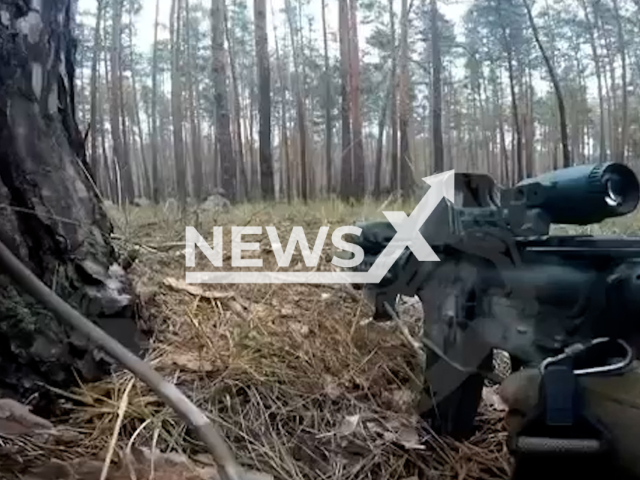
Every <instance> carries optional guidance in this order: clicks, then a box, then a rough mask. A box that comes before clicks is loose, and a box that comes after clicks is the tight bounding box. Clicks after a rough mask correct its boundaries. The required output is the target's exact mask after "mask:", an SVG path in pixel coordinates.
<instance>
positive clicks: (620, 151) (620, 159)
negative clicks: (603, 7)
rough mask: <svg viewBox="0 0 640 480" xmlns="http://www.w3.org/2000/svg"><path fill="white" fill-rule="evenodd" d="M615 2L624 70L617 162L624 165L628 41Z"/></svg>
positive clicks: (627, 117)
mask: <svg viewBox="0 0 640 480" xmlns="http://www.w3.org/2000/svg"><path fill="white" fill-rule="evenodd" d="M612 2H613V11H614V15H615V20H616V27H617V32H618V51H619V53H620V62H621V68H622V72H621V75H622V80H621V88H622V128H621V133H620V145H618V155H617V159H616V160H617V161H618V162H622V163H624V161H625V157H626V155H625V154H626V150H627V143H628V138H627V137H628V135H629V125H628V122H629V112H628V110H629V106H628V104H629V99H628V91H627V51H626V40H625V35H624V28H623V27H622V20H621V18H620V8H619V6H618V0H612Z"/></svg>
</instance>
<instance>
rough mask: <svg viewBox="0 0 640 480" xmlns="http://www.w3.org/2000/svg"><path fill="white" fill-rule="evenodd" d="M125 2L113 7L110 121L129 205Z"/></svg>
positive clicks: (120, 0)
mask: <svg viewBox="0 0 640 480" xmlns="http://www.w3.org/2000/svg"><path fill="white" fill-rule="evenodd" d="M123 1H124V0H115V1H114V2H113V4H112V6H111V9H112V17H111V50H110V53H111V101H110V102H109V105H110V115H109V117H110V120H111V140H112V142H113V154H114V156H115V158H116V162H117V165H118V168H119V171H120V184H119V194H120V195H122V196H123V197H124V200H125V201H127V202H128V203H132V202H133V200H134V197H135V192H134V190H133V176H132V175H131V165H129V164H128V162H127V156H128V155H127V152H126V151H125V147H124V144H123V139H122V130H121V129H122V125H121V123H120V121H121V116H122V105H121V100H122V98H121V96H120V93H121V92H122V78H121V68H120V54H121V50H122V49H121V45H122V43H121V38H120V36H121V35H120V34H121V23H122V4H123Z"/></svg>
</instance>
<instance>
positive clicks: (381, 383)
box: [0, 202, 638, 480]
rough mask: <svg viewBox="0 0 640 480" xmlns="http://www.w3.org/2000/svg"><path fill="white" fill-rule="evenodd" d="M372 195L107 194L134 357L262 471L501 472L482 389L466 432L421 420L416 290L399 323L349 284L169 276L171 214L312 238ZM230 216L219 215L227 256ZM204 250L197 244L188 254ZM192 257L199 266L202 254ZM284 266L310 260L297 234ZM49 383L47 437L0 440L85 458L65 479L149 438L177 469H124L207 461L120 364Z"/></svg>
mask: <svg viewBox="0 0 640 480" xmlns="http://www.w3.org/2000/svg"><path fill="white" fill-rule="evenodd" d="M384 208H385V209H389V210H399V209H401V208H402V206H401V205H386V206H385V207H384ZM381 210H382V209H381V208H380V205H379V204H375V205H374V204H370V205H364V206H362V205H360V206H357V207H347V206H345V205H344V204H342V203H338V202H326V203H314V204H311V205H309V206H295V207H294V206H286V205H264V204H263V205H260V204H257V205H256V204H254V205H241V206H237V207H234V208H232V209H231V210H229V211H226V212H220V211H207V210H200V211H196V210H193V209H192V210H190V211H189V213H188V218H187V220H186V221H185V220H182V219H180V216H179V213H178V212H177V211H176V210H175V209H174V208H172V207H171V206H170V205H169V206H165V207H163V208H152V207H146V208H135V209H129V210H128V211H126V212H122V211H119V210H115V209H112V210H111V212H110V213H111V216H112V219H113V221H114V224H115V225H116V233H115V235H114V239H115V243H116V245H117V247H118V249H120V250H121V252H122V254H123V256H127V255H128V256H131V257H135V258H136V260H135V262H134V263H133V266H132V267H131V270H130V273H131V275H132V276H133V278H134V280H135V283H136V287H137V291H138V293H139V297H140V298H139V300H140V306H141V311H142V312H144V315H143V321H145V322H148V323H149V324H150V325H151V326H152V328H153V330H154V332H155V333H154V336H153V338H152V339H151V342H150V345H149V349H148V351H147V353H146V356H147V359H148V361H150V362H151V363H152V364H153V366H154V368H156V369H157V370H158V371H159V372H161V373H162V374H163V375H164V376H165V378H168V379H171V380H172V381H173V382H175V383H176V384H177V385H178V386H179V387H180V388H181V389H182V390H183V391H184V392H185V393H186V394H187V395H188V396H189V397H190V398H191V399H192V400H194V401H195V402H196V403H197V404H198V406H199V407H201V408H202V409H203V410H204V411H205V412H207V414H208V415H210V416H211V418H212V419H213V420H214V421H215V422H216V423H217V424H218V425H219V426H220V428H221V429H222V430H223V432H224V434H225V436H226V438H227V439H228V441H229V443H230V444H231V446H232V448H233V450H234V452H235V454H236V456H237V458H238V460H239V461H240V462H241V463H242V464H243V465H244V466H246V467H247V468H249V469H251V470H256V471H260V472H265V473H267V474H269V475H270V476H272V477H273V478H276V479H332V480H333V479H340V480H343V479H344V480H360V479H363V480H364V479H398V480H403V479H404V480H408V479H449V478H455V479H469V480H471V479H500V478H507V477H508V473H509V456H508V453H507V450H506V445H505V440H506V433H505V431H504V428H503V422H502V417H503V416H504V412H503V411H502V408H503V407H502V405H500V402H499V401H497V400H496V399H495V395H494V392H493V391H492V390H491V389H489V388H487V389H485V395H484V402H483V406H482V408H481V415H480V418H479V422H480V425H481V428H480V429H479V431H478V433H477V434H476V435H475V436H474V437H473V438H472V439H470V440H469V441H468V442H464V443H461V442H455V441H452V440H450V439H446V438H440V437H438V436H436V435H434V434H433V433H432V432H430V430H429V428H428V426H427V425H425V424H424V423H423V422H422V421H421V420H420V418H419V416H418V415H417V413H416V412H417V404H418V400H419V398H420V394H421V393H420V391H421V384H422V378H421V374H420V368H419V366H418V358H417V355H416V352H415V349H414V348H413V347H412V345H411V342H409V341H408V340H407V338H406V335H403V333H402V330H404V332H407V331H408V332H409V333H410V334H411V336H412V337H414V338H418V336H419V331H420V323H421V314H422V312H421V307H420V305H419V304H416V303H415V302H412V301H410V300H409V299H405V300H404V301H403V302H401V308H400V313H401V314H400V317H401V321H402V322H403V323H404V325H405V326H406V328H402V329H400V328H397V327H394V326H383V325H379V324H375V323H372V322H370V321H369V318H370V317H371V314H372V310H371V307H370V306H369V305H368V304H367V302H366V301H365V300H364V298H362V296H361V294H360V292H359V291H354V290H351V289H349V288H343V287H341V286H328V285H282V284H279V285H187V284H185V283H184V281H183V279H184V274H185V271H186V268H185V253H184V226H185V225H191V226H195V227H196V228H197V229H198V231H199V232H200V233H201V234H202V235H203V237H204V238H205V239H206V240H207V241H211V232H212V227H213V226H243V225H251V226H263V227H264V226H275V227H276V228H277V230H278V233H279V235H280V238H281V241H282V242H283V244H284V247H285V248H286V242H287V241H288V238H289V233H290V231H291V228H292V227H293V226H298V225H299V226H303V227H304V229H305V233H306V235H307V239H308V241H309V244H310V246H311V247H312V246H313V244H314V243H315V236H316V235H317V232H318V230H319V228H320V227H321V226H324V225H326V226H329V227H330V228H331V229H332V230H333V229H334V228H337V227H339V226H343V225H350V224H353V223H354V222H358V221H363V220H365V219H367V220H369V219H375V218H383V217H382V213H381ZM404 210H405V211H410V208H408V207H407V208H405V209H404ZM637 224H638V222H637V219H636V218H635V217H630V218H627V219H620V220H617V221H615V222H608V223H606V224H604V225H603V226H600V227H598V228H591V229H590V233H604V232H606V233H620V234H633V233H634V232H636V231H637V229H636V225H637ZM230 230H231V229H230V228H227V229H225V252H224V253H225V256H226V257H228V256H230ZM559 231H564V232H567V230H566V229H565V230H562V229H560V230H559ZM328 239H329V240H327V242H325V249H324V251H323V255H322V256H321V260H320V262H319V264H318V267H317V268H318V269H319V270H329V269H331V268H332V265H331V259H332V257H333V254H334V248H335V247H333V245H332V244H331V242H330V234H329V236H328ZM245 241H257V242H260V245H261V247H260V250H259V251H256V252H245V253H244V256H245V257H248V256H251V255H255V256H258V255H259V256H260V258H262V259H263V261H264V269H265V270H275V269H276V263H275V258H274V256H273V253H272V251H271V243H270V241H269V238H268V236H267V234H266V232H265V231H264V229H263V235H262V236H253V237H248V238H247V239H245ZM200 257H203V258H200ZM203 260H204V262H206V259H204V256H203V255H199V257H198V262H202V261H203ZM227 260H228V258H227ZM206 268H209V270H211V267H210V265H209V266H208V267H207V266H206V264H203V268H202V269H203V270H204V269H206ZM289 268H290V269H292V270H300V271H306V270H309V268H308V267H307V266H306V265H305V263H304V260H303V258H302V255H301V254H300V250H299V249H296V252H295V253H294V256H293V259H292V262H291V264H290V267H289ZM57 395H58V396H59V397H60V398H61V399H62V400H63V404H64V405H65V407H64V410H63V413H62V415H61V416H60V418H57V419H52V423H53V424H54V425H55V427H56V430H55V432H54V434H53V435H52V436H51V437H50V438H48V439H47V440H46V441H44V440H38V439H32V438H30V439H18V440H16V439H11V440H8V439H0V441H1V444H2V446H3V448H5V449H9V450H7V451H14V452H18V453H19V454H18V453H16V455H18V456H17V457H16V458H14V460H15V462H16V463H17V464H19V465H27V464H29V465H31V464H37V463H42V462H43V461H44V460H45V459H46V460H47V462H51V460H52V459H53V460H55V461H56V465H65V468H66V470H65V471H67V472H69V471H74V470H73V468H74V467H73V465H77V464H78V459H80V460H81V462H82V459H87V458H93V459H95V461H94V462H93V464H95V465H94V466H95V468H94V470H93V471H92V472H93V473H85V474H83V475H80V476H78V471H79V470H75V472H76V473H75V474H74V475H75V477H73V476H68V478H96V480H97V479H98V478H100V474H101V472H102V469H103V467H104V463H105V462H104V459H105V457H106V456H109V458H108V460H109V462H110V463H111V464H112V467H111V469H110V472H109V474H108V476H107V477H106V478H112V479H116V480H119V479H120V478H123V479H124V478H132V477H131V474H132V472H133V475H134V476H136V475H135V472H136V469H135V468H129V469H123V468H122V465H121V464H123V462H124V463H125V464H126V463H127V462H126V461H124V460H123V459H125V460H126V458H128V457H127V455H129V456H130V457H131V458H133V457H132V455H133V454H132V453H131V452H137V453H138V454H140V452H141V451H146V452H147V453H149V452H151V457H153V456H154V455H156V452H161V453H162V454H163V455H167V454H169V455H174V456H178V458H180V459H182V461H183V462H184V465H183V466H181V467H180V468H178V470H177V471H180V472H181V473H179V474H178V473H171V472H172V471H173V470H171V468H169V467H167V466H166V465H165V467H163V468H160V469H158V468H155V473H154V468H153V465H154V463H153V462H151V466H152V468H151V472H149V470H148V469H147V470H144V472H145V473H144V475H142V477H141V475H140V472H138V475H137V478H147V476H148V474H149V473H154V475H156V478H160V479H163V480H164V479H165V478H166V479H167V480H169V479H171V480H173V479H177V478H185V479H186V478H206V477H207V476H208V477H211V476H212V475H213V476H215V474H211V470H212V468H211V465H210V464H211V461H210V459H209V458H208V456H207V455H205V454H204V449H203V447H202V446H201V445H200V444H199V443H198V442H197V441H195V440H194V437H193V436H192V435H190V432H189V431H188V430H187V429H186V428H185V426H184V424H183V423H182V422H181V421H180V420H178V419H177V418H176V416H175V415H174V413H173V412H172V411H171V410H169V409H168V408H167V407H166V406H165V405H164V404H163V403H161V402H160V401H159V400H158V399H157V398H156V397H155V395H153V394H152V393H151V392H150V391H149V390H148V389H147V388H146V386H145V385H144V384H142V383H141V382H139V381H137V380H135V379H133V378H132V376H131V375H130V374H129V373H127V372H119V373H117V374H115V375H114V376H113V377H112V378H109V379H106V380H104V381H102V382H100V383H97V384H89V385H80V386H79V387H78V388H77V389H76V390H74V391H71V392H57ZM133 456H135V455H133ZM187 459H188V460H187ZM162 461H164V462H165V463H166V459H165V460H162ZM162 461H161V460H158V461H157V462H156V467H158V465H162ZM74 462H75V463H74ZM82 464H84V465H85V467H86V466H87V463H86V461H85V462H82ZM178 464H180V462H178ZM119 465H120V466H119ZM181 465H182V464H181ZM70 466H71V467H70ZM183 467H184V468H183ZM69 468H70V469H71V470H69ZM172 468H173V467H172ZM185 469H187V470H188V474H187V473H185V471H186V470H185ZM161 470H162V471H164V473H162V472H161ZM213 471H214V472H215V469H213ZM118 472H124V473H118ZM203 472H204V473H203ZM69 475H71V474H70V473H69ZM118 475H122V476H121V477H120V476H118ZM162 475H169V476H168V477H167V476H162ZM189 475H192V476H191V477H190V476H189ZM36 478H37V477H36ZM40 478H45V477H42V476H41V477H40ZM46 478H67V477H64V476H59V477H51V475H49V476H48V477H46Z"/></svg>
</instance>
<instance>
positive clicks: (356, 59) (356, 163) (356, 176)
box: [349, 0, 366, 199]
mask: <svg viewBox="0 0 640 480" xmlns="http://www.w3.org/2000/svg"><path fill="white" fill-rule="evenodd" d="M349 25H350V26H349V33H350V35H349V36H350V40H351V41H350V52H351V55H350V57H351V58H350V60H351V62H350V73H351V75H350V77H351V105H352V115H353V123H352V126H353V193H354V194H355V197H356V198H357V199H363V198H364V196H365V194H366V191H365V178H366V175H365V169H364V165H365V159H364V142H363V138H362V135H363V132H362V111H361V106H360V88H361V87H360V46H359V41H358V0H349Z"/></svg>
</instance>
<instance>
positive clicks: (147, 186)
mask: <svg viewBox="0 0 640 480" xmlns="http://www.w3.org/2000/svg"><path fill="white" fill-rule="evenodd" d="M131 7H133V5H131ZM129 22H130V24H131V25H133V8H131V11H130V12H129ZM129 56H130V57H131V90H132V95H133V105H132V106H131V109H132V111H133V120H134V121H135V125H136V130H137V131H138V138H139V139H140V163H141V167H142V168H141V172H140V173H141V174H142V181H143V183H142V186H143V191H144V197H145V198H147V199H150V198H151V195H152V186H151V176H150V175H149V168H148V165H147V153H146V150H145V148H144V133H143V130H142V121H141V119H140V108H141V105H140V103H139V102H138V82H137V77H138V75H137V73H136V65H135V50H134V47H133V31H132V32H131V34H130V35H129Z"/></svg>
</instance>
